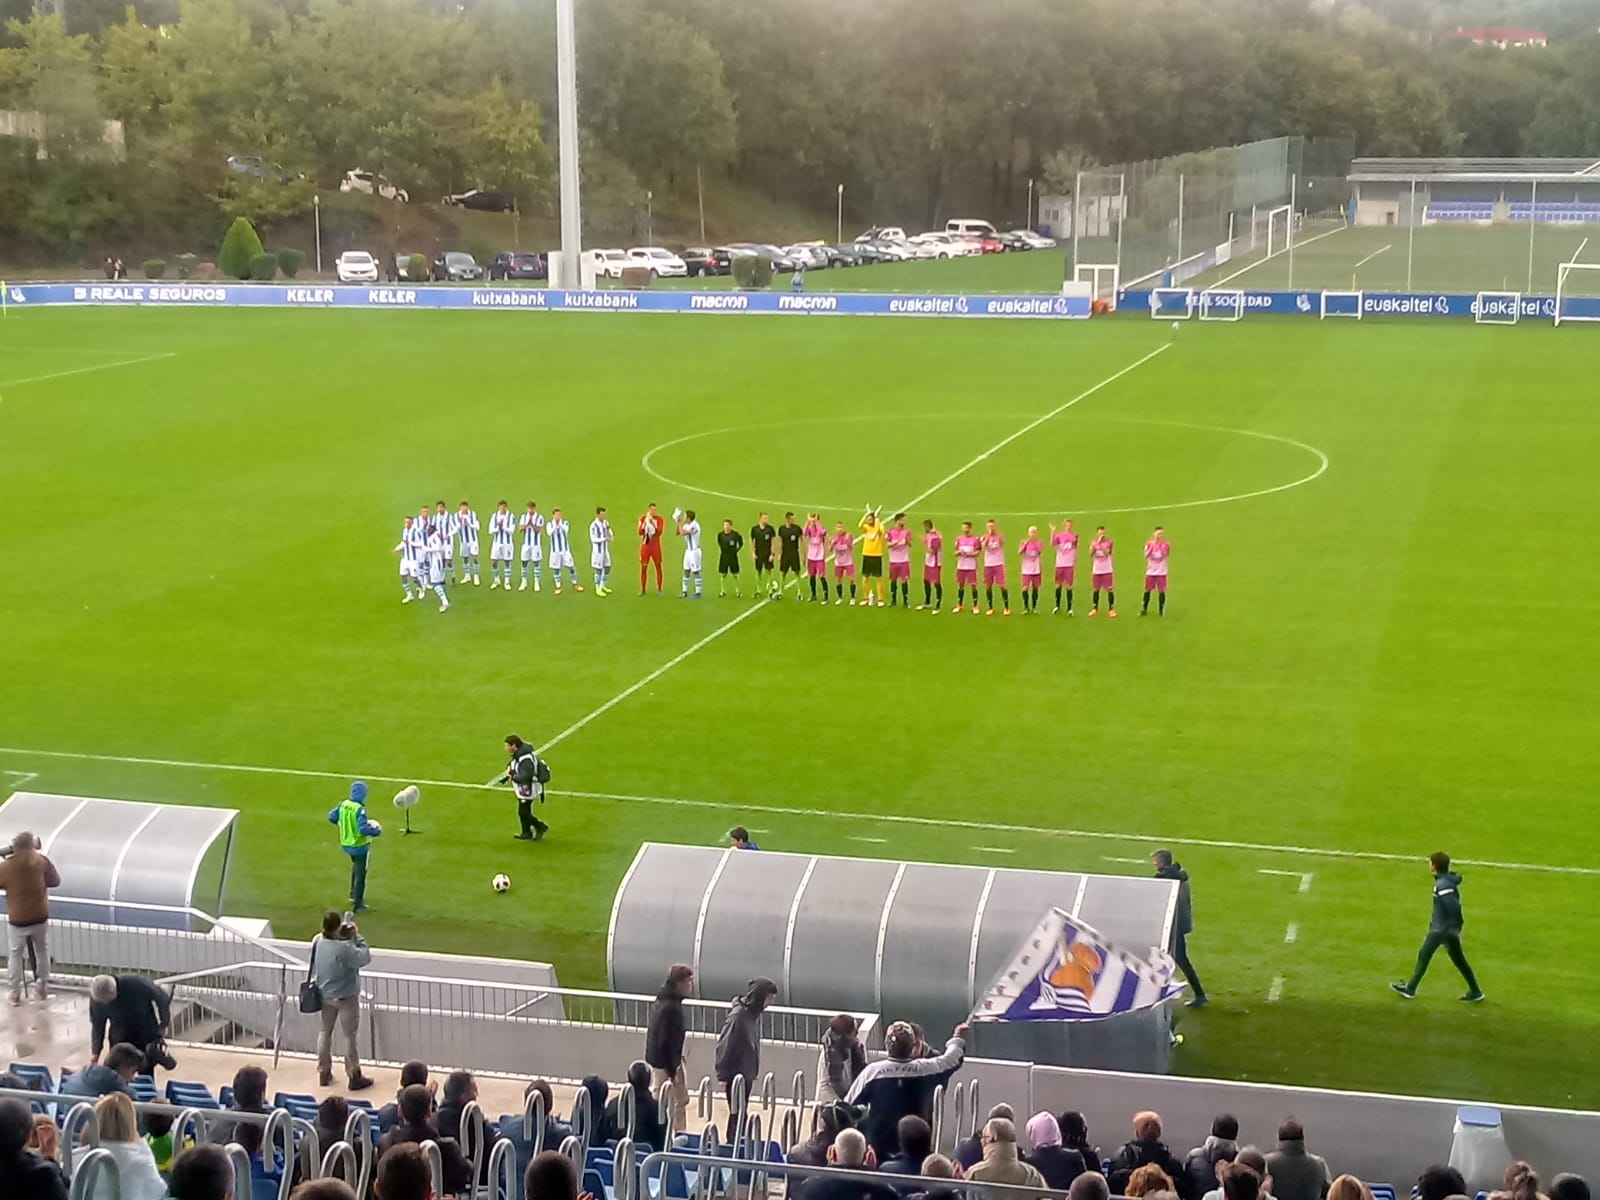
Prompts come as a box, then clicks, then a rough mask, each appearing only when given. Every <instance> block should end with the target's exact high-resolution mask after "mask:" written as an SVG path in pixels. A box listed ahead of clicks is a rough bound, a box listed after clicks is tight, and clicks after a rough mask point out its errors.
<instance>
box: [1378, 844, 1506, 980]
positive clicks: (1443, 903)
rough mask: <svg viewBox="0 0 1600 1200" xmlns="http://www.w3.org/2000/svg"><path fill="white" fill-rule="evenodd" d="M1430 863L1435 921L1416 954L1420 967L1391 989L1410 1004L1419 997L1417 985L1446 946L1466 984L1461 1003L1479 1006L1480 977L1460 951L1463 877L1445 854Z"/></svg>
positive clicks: (1438, 853)
mask: <svg viewBox="0 0 1600 1200" xmlns="http://www.w3.org/2000/svg"><path fill="white" fill-rule="evenodd" d="M1428 863H1429V865H1430V866H1432V868H1433V919H1432V921H1430V922H1429V924H1428V936H1427V937H1425V938H1423V939H1422V949H1421V950H1419V951H1418V952H1417V966H1416V970H1414V971H1412V972H1411V978H1410V979H1408V980H1407V981H1406V982H1405V983H1391V984H1390V985H1389V986H1390V987H1392V988H1393V989H1394V990H1395V991H1397V992H1399V993H1400V994H1401V995H1402V996H1404V997H1405V998H1406V999H1407V1000H1410V999H1411V998H1412V997H1413V996H1415V995H1416V994H1417V985H1418V984H1420V983H1421V982H1422V977H1423V976H1424V975H1426V974H1427V973H1428V964H1429V963H1430V962H1432V961H1433V956H1434V954H1435V953H1436V952H1437V951H1438V949H1439V947H1440V946H1443V947H1444V952H1445V953H1446V954H1448V955H1449V956H1450V961H1451V962H1452V963H1454V964H1455V967H1456V970H1458V971H1460V972H1461V978H1462V979H1464V980H1466V982H1467V994H1466V995H1465V996H1462V997H1461V1002H1462V1003H1463V1004H1477V1003H1479V1002H1480V1001H1482V999H1483V989H1482V988H1481V987H1479V986H1478V977H1477V976H1476V975H1474V974H1473V972H1472V964H1471V963H1469V962H1468V961H1467V956H1466V954H1465V953H1464V952H1463V951H1462V949H1461V927H1462V926H1463V925H1465V924H1466V918H1465V917H1464V916H1463V915H1462V912H1461V876H1460V875H1458V874H1456V873H1455V872H1454V871H1452V870H1451V869H1450V856H1449V855H1448V854H1446V853H1445V852H1444V851H1443V850H1439V851H1436V852H1435V853H1434V854H1433V855H1431V856H1430V857H1429V859H1428Z"/></svg>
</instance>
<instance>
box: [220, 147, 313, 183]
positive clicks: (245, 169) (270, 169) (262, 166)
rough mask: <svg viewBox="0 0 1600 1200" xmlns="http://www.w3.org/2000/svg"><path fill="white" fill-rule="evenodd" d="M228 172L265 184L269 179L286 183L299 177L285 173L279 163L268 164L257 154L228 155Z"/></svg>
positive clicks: (292, 173)
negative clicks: (246, 176)
mask: <svg viewBox="0 0 1600 1200" xmlns="http://www.w3.org/2000/svg"><path fill="white" fill-rule="evenodd" d="M228 170H230V171H234V172H237V173H238V174H240V175H248V176H249V177H250V178H251V179H257V180H260V181H261V182H263V183H265V182H266V181H267V180H269V179H271V180H273V181H275V182H277V183H288V182H289V181H290V180H291V179H298V178H301V176H298V175H296V174H295V173H294V172H292V171H286V170H284V169H283V167H282V165H280V164H279V163H269V162H267V161H265V160H264V159H263V158H262V157H261V156H260V155H259V154H230V155H229V156H228Z"/></svg>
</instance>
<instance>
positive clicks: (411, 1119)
mask: <svg viewBox="0 0 1600 1200" xmlns="http://www.w3.org/2000/svg"><path fill="white" fill-rule="evenodd" d="M426 1141H434V1142H438V1143H439V1153H440V1155H441V1156H442V1157H443V1159H444V1190H445V1192H446V1193H447V1194H450V1195H455V1194H456V1193H458V1192H462V1191H465V1190H467V1189H468V1188H470V1187H471V1186H472V1164H471V1163H469V1162H468V1161H467V1160H466V1157H465V1156H464V1155H463V1154H462V1153H461V1144H460V1143H459V1142H457V1141H456V1140H455V1139H454V1138H447V1137H445V1136H444V1134H442V1133H440V1132H439V1126H438V1123H437V1122H435V1121H434V1119H433V1094H432V1093H431V1092H429V1091H428V1089H427V1088H425V1087H423V1086H422V1085H421V1084H416V1083H414V1084H412V1085H411V1086H410V1087H408V1088H406V1089H405V1090H404V1091H402V1092H401V1093H400V1122H399V1124H397V1125H396V1126H395V1127H394V1128H393V1129H391V1130H390V1131H389V1132H388V1133H386V1134H384V1135H383V1140H382V1141H380V1142H379V1143H378V1166H379V1168H380V1170H381V1168H382V1166H383V1160H384V1159H385V1158H387V1157H388V1156H389V1152H390V1151H392V1150H394V1149H396V1148H397V1147H401V1146H407V1145H411V1144H413V1143H415V1144H418V1145H420V1144H421V1143H423V1142H426ZM397 1169H399V1168H397Z"/></svg>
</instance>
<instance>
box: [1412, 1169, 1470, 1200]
mask: <svg viewBox="0 0 1600 1200" xmlns="http://www.w3.org/2000/svg"><path fill="white" fill-rule="evenodd" d="M1466 1193H1467V1181H1466V1180H1465V1179H1464V1178H1462V1175H1461V1172H1460V1171H1458V1170H1456V1169H1455V1168H1454V1167H1447V1166H1445V1165H1444V1164H1443V1163H1434V1164H1433V1166H1431V1167H1428V1168H1426V1169H1425V1170H1424V1171H1423V1172H1422V1174H1421V1175H1419V1176H1417V1200H1449V1197H1451V1196H1464V1195H1466Z"/></svg>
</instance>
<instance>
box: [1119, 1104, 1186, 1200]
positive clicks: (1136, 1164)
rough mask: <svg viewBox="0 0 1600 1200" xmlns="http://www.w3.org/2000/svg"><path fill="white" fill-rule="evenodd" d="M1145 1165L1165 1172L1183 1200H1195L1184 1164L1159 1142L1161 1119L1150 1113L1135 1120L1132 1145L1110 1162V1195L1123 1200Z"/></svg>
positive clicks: (1140, 1115)
mask: <svg viewBox="0 0 1600 1200" xmlns="http://www.w3.org/2000/svg"><path fill="white" fill-rule="evenodd" d="M1146 1163H1154V1164H1155V1165H1156V1166H1158V1167H1160V1168H1161V1169H1162V1170H1163V1171H1165V1172H1166V1173H1167V1175H1168V1177H1169V1178H1170V1179H1171V1180H1172V1182H1173V1185H1174V1186H1175V1187H1176V1188H1177V1189H1178V1195H1179V1196H1180V1197H1182V1198H1183V1200H1198V1198H1197V1197H1195V1196H1193V1195H1192V1194H1191V1193H1190V1190H1189V1176H1188V1173H1187V1172H1185V1171H1184V1169H1183V1164H1182V1163H1181V1162H1179V1161H1178V1159H1177V1157H1176V1156H1175V1155H1174V1154H1173V1153H1172V1151H1171V1150H1169V1149H1167V1144H1166V1143H1165V1142H1163V1141H1162V1140H1161V1116H1160V1114H1158V1113H1153V1112H1142V1113H1138V1114H1137V1115H1135V1116H1134V1118H1133V1141H1131V1142H1128V1143H1127V1144H1126V1145H1124V1146H1123V1147H1122V1149H1121V1150H1120V1151H1118V1153H1117V1156H1116V1157H1115V1158H1114V1159H1112V1160H1111V1174H1110V1176H1109V1177H1108V1178H1107V1180H1106V1182H1107V1183H1109V1184H1110V1185H1111V1194H1112V1195H1113V1196H1126V1195H1127V1194H1128V1180H1129V1179H1131V1178H1132V1177H1133V1173H1134V1172H1135V1171H1136V1170H1138V1169H1139V1168H1140V1167H1142V1166H1144V1165H1145V1164H1146Z"/></svg>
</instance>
